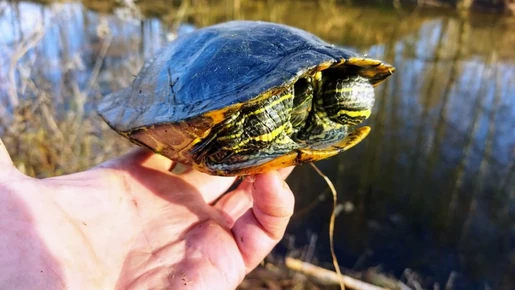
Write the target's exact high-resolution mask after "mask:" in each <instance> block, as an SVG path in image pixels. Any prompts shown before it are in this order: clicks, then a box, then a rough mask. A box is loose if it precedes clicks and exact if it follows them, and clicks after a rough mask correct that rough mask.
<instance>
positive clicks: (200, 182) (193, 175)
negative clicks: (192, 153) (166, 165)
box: [176, 170, 236, 203]
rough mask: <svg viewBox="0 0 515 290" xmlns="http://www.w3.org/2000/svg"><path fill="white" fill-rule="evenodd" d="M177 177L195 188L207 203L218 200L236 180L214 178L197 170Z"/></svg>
mask: <svg viewBox="0 0 515 290" xmlns="http://www.w3.org/2000/svg"><path fill="white" fill-rule="evenodd" d="M176 176H177V177H178V178H180V179H182V180H183V181H185V182H187V183H189V184H191V185H192V186H194V187H195V188H196V189H197V190H198V192H200V194H201V195H202V197H203V198H204V201H205V202H206V203H212V202H214V201H215V200H216V199H218V198H219V197H220V195H222V194H223V193H224V192H226V191H227V190H228V189H229V187H231V185H232V184H233V183H234V181H235V180H236V177H233V176H230V177H224V176H212V175H209V174H206V173H202V172H199V171H197V170H188V171H186V172H185V173H183V174H180V175H176Z"/></svg>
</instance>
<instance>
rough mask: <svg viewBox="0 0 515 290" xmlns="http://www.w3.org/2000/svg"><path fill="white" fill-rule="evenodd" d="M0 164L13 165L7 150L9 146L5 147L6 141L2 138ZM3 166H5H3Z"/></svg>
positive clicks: (0, 140) (0, 142)
mask: <svg viewBox="0 0 515 290" xmlns="http://www.w3.org/2000/svg"><path fill="white" fill-rule="evenodd" d="M0 164H2V165H4V166H5V165H7V166H12V165H13V161H12V160H11V156H10V155H9V152H7V148H5V145H4V142H3V141H2V139H0ZM2 167H3V166H2Z"/></svg>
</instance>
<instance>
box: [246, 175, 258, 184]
mask: <svg viewBox="0 0 515 290" xmlns="http://www.w3.org/2000/svg"><path fill="white" fill-rule="evenodd" d="M244 180H245V181H246V182H248V183H254V181H256V176H255V175H247V176H245V179H244Z"/></svg>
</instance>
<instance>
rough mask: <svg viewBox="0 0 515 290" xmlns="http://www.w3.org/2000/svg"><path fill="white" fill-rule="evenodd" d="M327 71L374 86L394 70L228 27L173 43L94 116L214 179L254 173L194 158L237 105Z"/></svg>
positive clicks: (286, 34) (245, 27) (295, 40)
mask: <svg viewBox="0 0 515 290" xmlns="http://www.w3.org/2000/svg"><path fill="white" fill-rule="evenodd" d="M333 66H343V67H345V68H347V67H348V68H349V70H350V71H352V72H353V73H355V74H358V75H360V76H362V77H364V78H366V79H368V80H369V82H370V83H371V84H372V85H374V86H375V85H377V84H378V83H380V82H381V81H383V80H384V79H385V78H386V77H388V76H390V75H391V74H392V72H393V70H394V69H393V67H391V66H390V65H388V64H384V63H383V62H381V61H379V60H374V59H368V58H364V57H363V56H360V55H358V54H356V53H353V52H351V51H348V50H345V49H343V48H339V47H336V46H334V45H332V44H328V43H326V42H324V41H322V40H321V39H319V38H318V37H316V36H314V35H312V34H310V33H308V32H305V31H303V30H300V29H297V28H293V27H289V26H286V25H281V24H275V23H267V22H255V21H232V22H227V23H223V24H219V25H215V26H211V27H206V28H203V29H200V30H197V31H195V32H191V33H189V34H185V35H183V36H180V37H179V38H177V39H176V40H174V41H173V42H171V43H170V44H169V45H168V46H166V47H164V48H163V49H161V50H160V51H159V52H158V53H157V54H156V56H155V57H154V58H153V59H151V60H150V61H149V62H147V63H146V64H145V66H144V67H143V68H142V70H141V71H140V73H139V74H138V75H137V77H136V78H135V80H134V81H133V82H132V84H131V86H130V87H128V88H126V89H124V90H121V91H119V92H115V93H113V94H111V95H108V96H107V97H106V98H105V99H104V100H103V101H102V102H101V103H100V104H99V106H98V112H99V114H100V115H101V117H102V118H103V119H104V120H105V121H106V122H107V123H108V124H109V126H110V127H111V128H113V129H114V130H115V131H117V132H118V133H120V134H122V135H123V136H125V137H127V138H128V139H129V140H131V141H132V142H134V143H136V144H139V145H143V146H146V147H148V148H150V149H152V150H154V151H155V152H157V153H160V154H162V155H164V156H167V157H169V158H170V159H172V160H175V161H178V162H180V163H184V164H189V165H192V166H194V167H195V168H197V169H199V170H202V171H205V172H208V173H211V174H217V175H226V174H240V173H243V174H246V173H252V171H251V170H247V171H232V172H229V170H225V169H221V170H217V171H213V170H212V169H207V168H204V167H205V166H204V165H203V164H201V163H199V162H198V161H196V160H195V158H196V155H195V154H194V153H193V152H192V150H193V148H194V147H195V144H200V143H201V141H202V140H204V139H206V138H207V136H208V135H209V133H210V131H211V129H213V127H215V125H217V124H219V123H220V122H222V121H224V119H226V118H227V116H228V115H230V113H231V112H235V111H236V110H238V109H240V108H241V107H242V105H244V104H249V103H252V104H253V106H254V107H256V108H259V104H260V102H262V101H263V100H265V99H266V98H268V97H269V96H271V95H273V94H277V93H278V92H280V91H282V90H285V89H286V88H289V87H291V86H293V85H294V84H295V82H297V80H298V79H299V78H301V77H308V76H309V77H311V76H313V75H314V74H315V73H317V72H318V71H322V70H324V69H327V68H329V67H333ZM256 104H257V105H256ZM367 132H368V131H367ZM365 135H366V134H365ZM358 142H359V141H358ZM284 164H286V163H284ZM274 166H275V165H274ZM224 170H225V171H224ZM263 170H268V169H266V168H265V167H262V168H259V169H257V170H256V172H260V171H263Z"/></svg>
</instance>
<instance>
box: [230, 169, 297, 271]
mask: <svg viewBox="0 0 515 290" xmlns="http://www.w3.org/2000/svg"><path fill="white" fill-rule="evenodd" d="M251 191H252V198H253V200H254V204H253V207H252V208H251V209H249V210H248V211H247V212H246V213H245V214H243V216H241V217H240V218H239V219H238V220H237V221H236V223H235V224H234V227H233V228H232V232H233V235H234V237H235V240H236V243H237V244H238V247H239V249H240V252H241V254H242V257H243V259H244V261H245V265H246V266H247V271H250V270H252V269H253V268H254V267H256V265H257V264H258V263H259V262H260V261H261V260H263V259H264V257H265V256H266V255H267V254H268V253H269V252H270V251H271V250H272V248H273V247H274V246H275V245H276V244H277V242H279V240H280V239H281V238H282V237H283V235H284V232H285V230H286V226H287V225H288V221H289V220H290V217H291V215H292V214H293V206H294V197H293V193H292V192H291V190H290V188H289V187H288V185H287V184H286V183H285V182H284V181H283V179H282V177H281V175H280V174H279V173H278V172H277V171H271V172H268V173H264V174H261V175H258V176H256V180H255V181H254V183H253V185H252V186H251Z"/></svg>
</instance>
